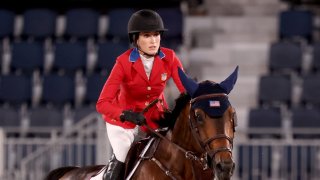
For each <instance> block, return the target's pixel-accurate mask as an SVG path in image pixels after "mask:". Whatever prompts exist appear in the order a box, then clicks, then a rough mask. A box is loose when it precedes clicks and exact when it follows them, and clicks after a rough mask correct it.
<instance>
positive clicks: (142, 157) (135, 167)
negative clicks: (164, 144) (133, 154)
mask: <svg viewBox="0 0 320 180" xmlns="http://www.w3.org/2000/svg"><path fill="white" fill-rule="evenodd" d="M155 139H159V138H155V137H153V138H151V139H150V140H149V142H148V144H147V145H146V146H145V147H144V149H143V150H142V152H141V154H140V155H139V160H138V161H137V163H136V164H135V165H134V167H133V168H132V170H131V172H130V173H129V175H128V176H127V177H126V180H130V179H131V177H132V175H133V174H134V172H135V171H136V169H137V168H138V166H139V165H140V163H141V161H142V160H144V159H146V158H145V157H144V156H145V154H146V153H147V151H148V150H149V148H150V146H151V145H152V144H153V142H154V141H155ZM159 142H160V141H158V143H157V144H156V146H158V144H159ZM154 149H156V148H154Z"/></svg>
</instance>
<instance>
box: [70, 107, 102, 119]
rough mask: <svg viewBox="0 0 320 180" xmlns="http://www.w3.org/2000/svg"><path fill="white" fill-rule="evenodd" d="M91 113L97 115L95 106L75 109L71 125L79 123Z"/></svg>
mask: <svg viewBox="0 0 320 180" xmlns="http://www.w3.org/2000/svg"><path fill="white" fill-rule="evenodd" d="M92 113H97V111H96V108H95V106H92V105H84V106H81V107H77V108H75V109H74V111H73V117H72V119H73V123H77V122H79V121H81V120H82V119H83V118H85V117H87V116H88V115H90V114H92Z"/></svg>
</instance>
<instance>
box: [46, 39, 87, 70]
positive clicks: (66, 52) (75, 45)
mask: <svg viewBox="0 0 320 180" xmlns="http://www.w3.org/2000/svg"><path fill="white" fill-rule="evenodd" d="M86 65H87V47H86V44H85V43H83V42H57V43H55V50H54V60H53V64H52V69H51V71H64V72H65V73H69V74H73V73H75V72H76V71H78V70H81V71H85V69H86Z"/></svg>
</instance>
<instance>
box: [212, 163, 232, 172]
mask: <svg viewBox="0 0 320 180" xmlns="http://www.w3.org/2000/svg"><path fill="white" fill-rule="evenodd" d="M234 166H235V164H234V162H220V163H218V164H217V165H216V169H217V170H220V171H233V169H234Z"/></svg>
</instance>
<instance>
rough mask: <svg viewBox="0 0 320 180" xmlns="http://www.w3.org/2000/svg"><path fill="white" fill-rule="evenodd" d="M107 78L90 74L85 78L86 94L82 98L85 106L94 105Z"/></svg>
mask: <svg viewBox="0 0 320 180" xmlns="http://www.w3.org/2000/svg"><path fill="white" fill-rule="evenodd" d="M106 80H107V77H106V76H104V75H100V74H97V73H96V74H91V75H88V76H87V78H86V93H85V96H84V103H85V104H95V103H96V102H97V100H98V98H99V95H100V92H101V90H102V87H103V85H104V83H105V82H106Z"/></svg>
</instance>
